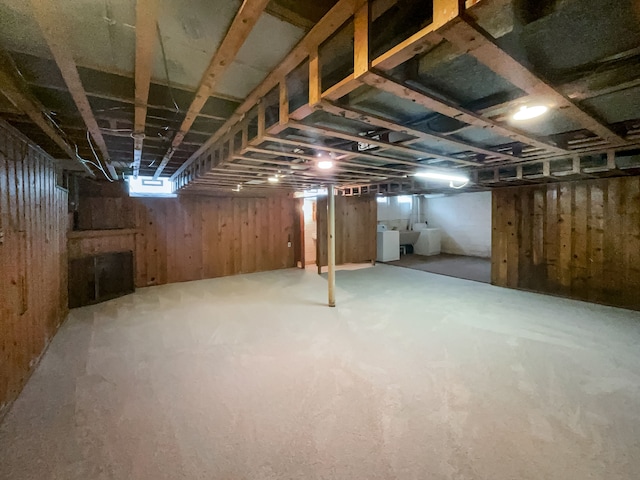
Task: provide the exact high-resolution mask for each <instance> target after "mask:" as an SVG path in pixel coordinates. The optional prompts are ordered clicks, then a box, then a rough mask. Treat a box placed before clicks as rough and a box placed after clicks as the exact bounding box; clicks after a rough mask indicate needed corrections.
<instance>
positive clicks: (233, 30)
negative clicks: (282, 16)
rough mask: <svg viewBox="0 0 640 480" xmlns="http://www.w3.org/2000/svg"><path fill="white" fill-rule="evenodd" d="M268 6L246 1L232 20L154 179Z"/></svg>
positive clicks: (261, 1) (262, 0)
mask: <svg viewBox="0 0 640 480" xmlns="http://www.w3.org/2000/svg"><path fill="white" fill-rule="evenodd" d="M33 1H37V0H33ZM268 3H269V0H244V2H243V3H242V5H241V6H240V10H239V11H238V13H237V14H236V16H235V18H234V19H233V22H232V23H231V26H230V27H229V30H228V32H227V34H226V35H225V37H224V39H223V40H222V43H221V44H220V48H218V50H217V51H216V53H215V54H214V56H213V58H212V59H211V63H209V66H208V67H207V70H206V71H205V72H204V75H203V76H202V79H201V80H200V85H199V86H198V90H197V91H196V96H195V98H194V99H193V102H191V105H190V106H189V110H187V114H186V115H185V118H184V120H183V122H182V125H180V130H179V131H178V132H177V133H176V135H175V137H174V138H173V141H172V142H171V147H170V148H169V150H168V151H167V153H166V154H165V156H164V158H163V159H162V162H160V165H158V169H157V170H156V172H155V174H154V176H153V178H158V177H159V176H160V175H161V174H162V170H164V167H165V166H166V165H167V164H168V163H169V161H170V160H171V157H172V156H173V154H174V152H175V151H176V149H177V148H178V147H179V146H180V144H181V143H182V141H183V140H184V137H185V135H186V134H187V133H188V132H189V130H190V129H191V126H192V125H193V122H194V121H195V120H196V118H197V117H198V114H199V113H200V110H202V108H203V107H204V105H205V103H207V100H208V99H209V97H210V96H211V94H212V93H213V89H214V88H215V86H216V85H217V83H218V81H219V80H220V78H221V77H222V74H223V73H224V72H225V71H226V70H227V68H228V67H229V66H230V65H231V64H232V62H233V60H234V59H235V57H236V55H237V54H238V52H239V51H240V48H241V47H242V45H243V44H244V42H245V41H246V39H247V37H248V36H249V34H250V33H251V30H253V27H254V26H255V25H256V23H257V22H258V19H259V18H260V15H262V13H263V11H264V9H265V8H266V6H267V4H268ZM274 86H275V85H274Z"/></svg>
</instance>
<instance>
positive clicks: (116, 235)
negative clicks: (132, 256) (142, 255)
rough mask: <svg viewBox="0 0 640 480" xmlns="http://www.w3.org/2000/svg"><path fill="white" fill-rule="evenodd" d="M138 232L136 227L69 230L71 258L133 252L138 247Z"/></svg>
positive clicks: (69, 252)
mask: <svg viewBox="0 0 640 480" xmlns="http://www.w3.org/2000/svg"><path fill="white" fill-rule="evenodd" d="M136 233H138V230H136V229H122V230H88V231H78V232H69V233H68V234H67V239H68V254H69V260H73V259H76V258H83V257H90V256H92V255H98V254H100V253H113V252H127V251H131V252H133V251H135V249H136Z"/></svg>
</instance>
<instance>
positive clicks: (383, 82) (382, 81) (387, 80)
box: [364, 72, 566, 153]
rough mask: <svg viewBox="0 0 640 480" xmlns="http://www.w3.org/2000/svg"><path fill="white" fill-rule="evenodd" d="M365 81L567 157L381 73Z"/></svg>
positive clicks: (550, 145)
mask: <svg viewBox="0 0 640 480" xmlns="http://www.w3.org/2000/svg"><path fill="white" fill-rule="evenodd" d="M364 81H365V83H367V84H368V85H370V86H372V87H374V88H378V89H380V90H382V91H385V92H388V93H391V94H393V95H396V96H398V97H401V98H406V99H409V100H411V101H413V102H415V103H416V104H418V105H422V106H423V107H425V108H427V109H429V110H432V111H434V112H437V113H440V114H442V115H445V116H447V117H451V118H455V119H456V120H459V121H461V122H465V123H468V124H469V125H474V126H477V127H480V128H489V129H491V130H493V131H494V132H495V133H496V134H498V135H501V136H503V137H506V138H510V139H511V140H513V141H515V142H521V143H524V144H527V145H533V146H535V147H538V148H542V149H545V150H548V151H550V152H554V153H566V150H564V149H562V148H560V147H558V146H557V145H555V144H553V143H551V142H549V141H547V140H545V139H541V138H537V137H536V136H534V135H531V134H528V133H525V132H522V131H519V130H517V129H515V128H513V127H510V126H507V125H503V124H500V123H498V122H495V121H493V120H491V119H489V118H486V117H483V116H481V115H478V114H476V113H474V112H471V111H469V110H466V109H464V108H462V107H460V106H457V105H455V104H454V103H452V102H449V101H446V100H443V99H441V98H437V97H435V96H433V95H428V94H426V93H424V92H421V91H418V90H416V89H415V88H413V87H410V86H409V85H405V84H403V83H400V82H399V81H397V80H394V79H392V78H391V77H389V76H387V75H385V74H382V73H379V72H377V73H376V72H369V73H368V74H367V75H365V76H364Z"/></svg>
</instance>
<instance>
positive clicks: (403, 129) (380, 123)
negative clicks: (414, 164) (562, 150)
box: [321, 100, 518, 161]
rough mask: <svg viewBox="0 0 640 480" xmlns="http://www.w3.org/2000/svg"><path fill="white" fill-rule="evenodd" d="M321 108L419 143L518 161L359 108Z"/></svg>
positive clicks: (329, 105) (325, 103)
mask: <svg viewBox="0 0 640 480" xmlns="http://www.w3.org/2000/svg"><path fill="white" fill-rule="evenodd" d="M321 106H322V110H324V111H326V112H329V113H331V114H333V115H336V116H338V117H344V118H348V119H351V120H356V121H358V122H361V123H366V124H368V125H372V126H374V127H378V128H384V129H386V130H390V131H394V132H399V133H406V134H407V135H411V136H414V137H416V138H417V139H418V141H427V142H432V143H434V144H435V145H438V144H445V145H448V146H452V147H456V148H459V149H460V152H466V151H469V152H474V153H478V154H480V155H485V156H486V157H488V158H493V157H496V158H500V159H502V160H513V161H516V160H518V157H515V156H513V155H508V154H505V153H501V152H497V151H493V150H489V149H487V148H482V147H478V146H477V145H473V144H471V143H468V142H463V141H460V140H455V139H453V138H450V137H447V136H446V135H442V134H435V133H425V132H422V131H420V130H415V129H412V128H410V127H407V126H404V125H401V124H399V123H395V122H393V121H391V120H388V119H385V118H382V117H380V116H377V115H373V114H371V113H368V112H364V111H361V110H358V109H357V108H353V107H345V106H343V105H337V104H334V103H332V102H329V101H326V100H323V101H322V102H321Z"/></svg>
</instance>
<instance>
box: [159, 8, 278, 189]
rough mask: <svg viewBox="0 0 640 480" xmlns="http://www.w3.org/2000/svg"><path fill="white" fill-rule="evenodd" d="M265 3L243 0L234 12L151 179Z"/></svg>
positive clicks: (169, 153)
mask: <svg viewBox="0 0 640 480" xmlns="http://www.w3.org/2000/svg"><path fill="white" fill-rule="evenodd" d="M268 3H269V0H244V2H243V3H242V5H241V6H240V10H238V13H237V14H236V16H235V18H234V19H233V22H232V23H231V26H230V27H229V30H228V31H227V34H226V35H225V37H224V39H223V40H222V43H221V44H220V47H219V48H218V50H217V51H216V53H215V54H214V55H213V58H212V59H211V62H210V63H209V66H208V67H207V70H206V71H205V72H204V75H203V76H202V79H201V80H200V85H199V86H198V90H197V91H196V95H195V98H194V99H193V101H192V102H191V105H190V106H189V110H187V114H186V115H185V118H184V120H183V122H182V125H180V130H179V131H178V132H177V133H176V135H175V137H174V138H173V141H172V142H171V147H170V148H169V150H168V151H167V153H166V154H165V156H164V158H163V159H162V162H160V165H158V169H157V170H156V172H155V174H154V176H153V177H154V178H158V177H159V176H160V174H162V171H163V170H164V167H165V166H166V165H167V163H169V161H170V160H171V157H172V156H173V154H174V152H175V151H176V149H177V148H178V147H179V146H180V145H181V144H182V141H183V140H184V137H185V135H186V134H187V133H188V132H189V130H190V129H191V126H192V125H193V122H195V120H196V118H197V117H198V114H199V113H200V111H201V110H202V108H203V107H204V105H205V103H207V100H208V99H209V97H210V96H211V94H212V93H213V90H214V88H215V86H216V85H217V83H218V81H219V80H220V78H221V77H222V74H223V73H224V72H225V71H226V70H227V68H228V67H229V66H230V65H231V64H232V63H233V60H234V59H235V57H236V55H237V54H238V52H239V51H240V48H241V47H242V45H243V44H244V42H245V41H246V39H247V38H248V37H249V34H250V33H251V30H253V27H254V26H255V24H256V23H257V22H258V19H259V18H260V15H262V13H263V11H264V9H265V8H266V7H267V4H268Z"/></svg>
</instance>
